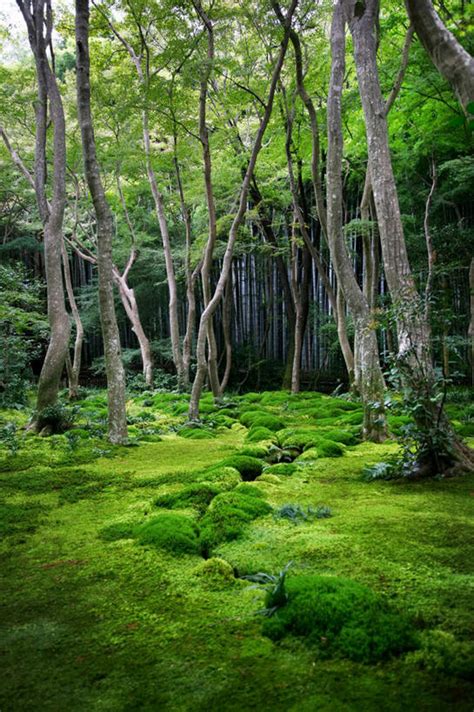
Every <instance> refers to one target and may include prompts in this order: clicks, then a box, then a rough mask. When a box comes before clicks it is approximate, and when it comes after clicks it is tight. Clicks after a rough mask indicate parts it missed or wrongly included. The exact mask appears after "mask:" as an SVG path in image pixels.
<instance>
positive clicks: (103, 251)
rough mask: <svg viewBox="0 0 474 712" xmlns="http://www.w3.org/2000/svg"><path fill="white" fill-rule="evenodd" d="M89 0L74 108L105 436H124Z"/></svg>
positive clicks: (81, 9)
mask: <svg viewBox="0 0 474 712" xmlns="http://www.w3.org/2000/svg"><path fill="white" fill-rule="evenodd" d="M89 73H90V59H89V0H76V82H77V110H78V119H79V126H80V129H81V138H82V152H83V156H84V167H85V173H86V179H87V183H88V186H89V190H90V193H91V196H92V202H93V204H94V211H95V215H96V220H97V268H98V273H99V308H100V320H101V325H102V336H103V341H104V354H105V369H106V375H107V398H108V406H109V407H108V420H109V427H108V432H109V439H110V441H111V442H112V443H121V442H125V441H126V439H127V416H126V411H125V371H124V367H123V363H122V354H121V347H120V335H119V330H118V325H117V318H116V314H115V305H114V292H113V262H112V235H113V217H112V212H111V210H110V206H109V204H108V202H107V199H106V196H105V192H104V187H103V185H102V180H101V177H100V173H99V165H98V162H97V155H96V148H95V138H94V129H93V125H92V115H91V100H90V79H89Z"/></svg>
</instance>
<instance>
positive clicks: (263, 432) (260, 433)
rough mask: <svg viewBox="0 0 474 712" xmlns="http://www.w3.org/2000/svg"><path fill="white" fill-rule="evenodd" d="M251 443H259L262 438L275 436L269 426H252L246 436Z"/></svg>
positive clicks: (271, 438) (269, 438)
mask: <svg viewBox="0 0 474 712" xmlns="http://www.w3.org/2000/svg"><path fill="white" fill-rule="evenodd" d="M245 439H246V440H247V441H248V442H249V443H258V442H260V441H261V440H273V439H274V436H273V433H272V431H271V430H269V429H268V428H261V427H257V426H252V427H251V428H250V430H249V432H248V433H247V437H246V438H245Z"/></svg>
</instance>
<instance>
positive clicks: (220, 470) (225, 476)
mask: <svg viewBox="0 0 474 712" xmlns="http://www.w3.org/2000/svg"><path fill="white" fill-rule="evenodd" d="M198 482H202V483H207V484H210V485H212V486H213V487H216V488H218V489H219V492H225V491H227V490H231V489H234V487H237V485H238V484H240V483H241V482H242V478H241V477H240V472H239V471H238V470H236V469H235V467H210V468H208V469H207V470H204V472H202V473H201V474H200V475H198Z"/></svg>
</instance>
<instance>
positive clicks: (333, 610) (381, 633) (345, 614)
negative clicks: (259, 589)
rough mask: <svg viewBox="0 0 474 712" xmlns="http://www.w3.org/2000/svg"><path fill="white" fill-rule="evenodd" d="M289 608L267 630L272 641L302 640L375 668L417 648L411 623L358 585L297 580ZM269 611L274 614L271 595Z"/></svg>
mask: <svg viewBox="0 0 474 712" xmlns="http://www.w3.org/2000/svg"><path fill="white" fill-rule="evenodd" d="M285 588H286V602H285V603H284V605H283V606H281V607H279V608H278V610H277V611H276V612H275V614H274V615H272V616H271V617H269V618H267V619H266V620H265V622H264V624H263V633H264V635H266V636H268V637H269V638H271V639H272V640H280V639H281V638H283V637H284V636H286V635H288V634H292V635H296V636H302V637H304V638H305V639H306V641H307V642H308V643H310V644H312V645H315V646H317V647H318V648H319V649H320V650H321V651H325V652H326V653H328V654H330V655H331V654H336V655H340V656H342V657H347V658H350V659H351V660H355V661H357V662H361V663H374V662H377V661H378V660H383V659H386V658H389V657H391V656H394V655H399V654H400V653H402V652H404V651H407V650H412V649H413V648H415V636H414V633H413V630H412V627H411V625H410V623H409V621H408V620H407V619H406V618H405V617H404V616H403V615H402V614H400V613H399V612H395V611H392V610H391V609H390V608H389V607H388V605H386V604H385V603H384V602H383V601H382V599H381V598H380V597H379V596H377V594H375V593H374V592H373V591H371V590H370V589H368V588H366V587H365V586H362V585H360V584H359V583H357V582H355V581H351V580H349V579H344V578H336V577H330V576H298V577H295V578H290V579H287V581H286V586H285ZM265 605H266V608H267V609H269V610H271V609H272V608H273V605H274V604H273V601H272V593H271V592H269V593H268V594H267V598H266V601H265Z"/></svg>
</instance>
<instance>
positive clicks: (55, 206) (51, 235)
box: [17, 0, 71, 430]
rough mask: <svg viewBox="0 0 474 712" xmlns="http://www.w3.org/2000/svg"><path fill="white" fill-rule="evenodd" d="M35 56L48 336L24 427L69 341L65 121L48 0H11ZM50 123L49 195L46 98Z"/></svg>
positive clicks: (53, 397)
mask: <svg viewBox="0 0 474 712" xmlns="http://www.w3.org/2000/svg"><path fill="white" fill-rule="evenodd" d="M17 4H18V7H19V8H20V10H21V12H22V14H23V17H24V20H25V23H26V27H27V30H28V38H29V43H30V47H31V50H32V53H33V56H34V59H35V65H36V76H37V82H38V100H37V103H36V109H35V111H36V143H35V174H34V186H35V192H36V201H37V204H38V210H39V213H40V217H41V220H42V223H43V228H44V262H45V272H46V291H47V304H48V321H49V325H50V339H49V344H48V350H47V352H46V356H45V359H44V362H43V366H42V368H41V374H40V377H39V382H38V395H37V403H36V415H35V416H34V418H33V421H32V423H31V424H30V428H31V429H34V430H40V429H41V428H42V419H41V412H42V411H43V410H44V409H45V408H47V407H50V406H53V405H54V404H55V403H56V402H57V398H58V392H59V387H60V381H61V375H62V372H63V369H64V364H65V360H66V356H67V353H68V346H69V335H70V331H71V325H70V323H69V317H68V314H67V311H66V304H65V296H64V284H63V275H62V264H61V262H62V256H61V255H62V244H63V234H62V231H63V219H64V208H65V202H66V126H65V120H64V110H63V104H62V99H61V95H60V93H59V89H58V86H57V83H56V78H55V76H54V73H53V71H52V69H51V67H50V64H49V62H48V59H47V54H46V46H47V43H48V42H50V37H51V32H52V15H51V5H50V0H47V2H46V16H45V3H44V2H41V1H40V0H34V1H33V2H32V3H31V4H30V3H26V2H24V1H23V0H17ZM45 33H46V34H45ZM48 99H49V104H50V110H51V120H52V124H53V195H52V199H51V202H50V203H49V202H48V199H47V197H46V180H47V166H46V130H47V113H48V111H47V104H48Z"/></svg>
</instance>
